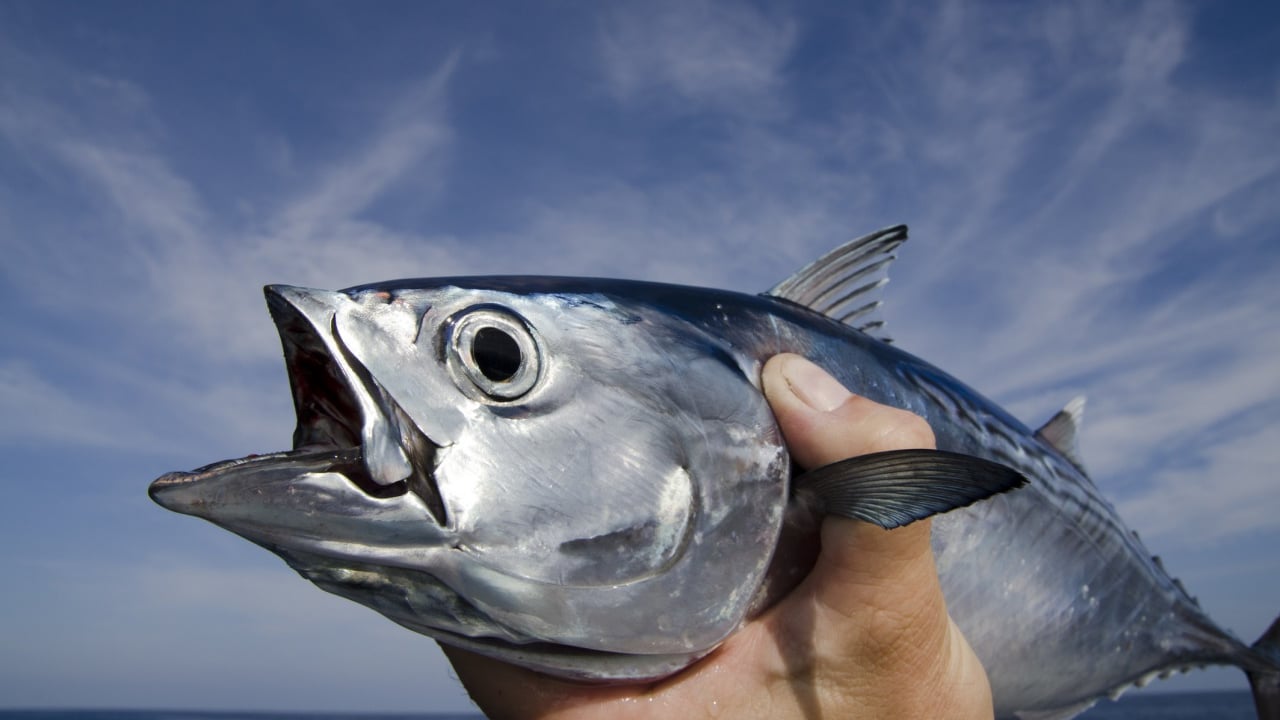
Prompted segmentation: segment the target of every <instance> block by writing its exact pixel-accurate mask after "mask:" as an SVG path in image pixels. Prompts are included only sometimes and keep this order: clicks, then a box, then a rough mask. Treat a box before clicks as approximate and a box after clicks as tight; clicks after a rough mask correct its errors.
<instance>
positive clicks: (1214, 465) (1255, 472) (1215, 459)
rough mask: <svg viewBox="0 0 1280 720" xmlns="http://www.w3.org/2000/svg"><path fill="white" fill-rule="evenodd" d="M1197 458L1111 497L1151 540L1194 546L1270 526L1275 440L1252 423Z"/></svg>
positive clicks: (1278, 459)
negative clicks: (1137, 488) (1134, 489)
mask: <svg viewBox="0 0 1280 720" xmlns="http://www.w3.org/2000/svg"><path fill="white" fill-rule="evenodd" d="M1203 461H1204V462H1203V463H1202V464H1201V463H1197V464H1194V465H1192V466H1189V467H1186V468H1177V469H1170V470H1166V471H1164V472H1161V473H1159V474H1157V475H1156V476H1155V477H1154V478H1152V479H1151V482H1150V483H1149V485H1147V486H1146V487H1144V488H1143V489H1142V490H1141V491H1140V492H1138V493H1136V494H1134V495H1131V496H1127V497H1125V498H1124V499H1122V500H1120V501H1119V502H1118V503H1116V507H1117V509H1118V510H1119V511H1120V514H1121V516H1123V517H1126V518H1130V520H1131V521H1132V522H1133V524H1134V526H1135V527H1138V528H1141V529H1142V534H1143V537H1145V538H1146V539H1147V541H1148V542H1152V541H1153V540H1154V541H1155V542H1152V545H1153V546H1156V545H1158V546H1159V547H1164V548H1171V549H1172V548H1178V547H1182V546H1187V545H1192V546H1200V545H1203V544H1205V543H1213V542H1215V541H1220V540H1222V539H1223V538H1226V537H1229V536H1236V535H1247V534H1250V533H1254V532H1256V531H1258V530H1262V529H1268V530H1275V529H1276V519H1275V507H1276V500H1275V494H1276V484H1275V479H1274V477H1275V468H1276V467H1277V466H1280V444H1278V443H1276V441H1275V432H1274V429H1273V428H1270V427H1267V426H1265V425H1263V426H1257V427H1254V428H1253V429H1252V432H1241V433H1240V434H1238V435H1235V436H1233V437H1231V438H1229V439H1227V440H1225V441H1223V442H1221V443H1219V444H1216V445H1214V446H1212V447H1210V448H1209V449H1208V451H1207V452H1206V453H1205V454H1204V458H1203Z"/></svg>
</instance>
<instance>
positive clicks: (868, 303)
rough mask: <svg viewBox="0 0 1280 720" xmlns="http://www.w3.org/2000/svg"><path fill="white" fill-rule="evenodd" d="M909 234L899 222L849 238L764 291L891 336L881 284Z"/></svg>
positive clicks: (881, 336)
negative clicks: (883, 316) (883, 315)
mask: <svg viewBox="0 0 1280 720" xmlns="http://www.w3.org/2000/svg"><path fill="white" fill-rule="evenodd" d="M906 240H907V226H906V225H897V226H894V227H891V228H885V229H884V230H879V231H877V232H873V233H871V234H870V235H865V236H863V237H860V238H858V239H857V240H850V241H849V242H847V243H845V244H843V245H841V246H840V247H838V248H836V249H835V250H832V251H831V252H829V253H827V254H826V255H823V256H822V257H820V258H818V259H817V260H814V261H813V262H811V263H809V264H808V265H806V266H804V267H803V268H801V269H800V270H799V271H797V272H796V273H795V274H794V275H792V276H791V277H789V278H787V279H786V280H783V281H782V282H780V283H778V284H777V285H774V286H773V288H771V289H770V290H768V291H767V292H765V293H764V294H765V295H769V296H771V297H776V298H780V299H782V300H787V301H789V302H793V303H795V304H797V305H803V306H805V307H807V308H809V309H810V310H813V311H814V312H818V313H822V314H823V315H826V316H827V317H829V318H831V319H833V320H835V321H837V322H841V323H844V324H845V325H848V326H849V327H852V328H854V329H855V330H861V331H862V332H865V333H867V334H868V335H870V336H872V337H874V338H876V339H878V340H882V341H884V342H890V339H889V337H888V336H887V335H885V333H884V320H882V319H881V318H880V317H879V309H880V306H881V304H882V303H881V300H880V299H879V297H878V296H879V294H880V293H879V290H880V288H882V287H884V285H885V284H886V283H888V282H889V273H888V270H889V264H890V263H892V262H893V261H894V260H895V259H897V257H898V256H897V255H895V254H894V251H895V250H897V248H898V246H899V245H901V244H902V243H904V242H906Z"/></svg>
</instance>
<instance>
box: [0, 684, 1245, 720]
mask: <svg viewBox="0 0 1280 720" xmlns="http://www.w3.org/2000/svg"><path fill="white" fill-rule="evenodd" d="M1079 717H1080V718H1081V720H1254V718H1255V715H1254V710H1253V698H1251V697H1250V696H1249V693H1248V692H1246V691H1228V692H1195V693H1135V694H1130V695H1126V696H1124V697H1123V698H1121V699H1120V701H1119V702H1111V701H1109V700H1103V701H1101V702H1100V703H1098V704H1097V705H1096V706H1094V707H1093V709H1091V710H1089V711H1088V712H1086V713H1085V714H1083V715H1081V716H1079ZM483 718H484V716H483V715H480V714H479V713H401V714H386V713H372V714H360V713H278V712H206V711H201V710H0V720H483Z"/></svg>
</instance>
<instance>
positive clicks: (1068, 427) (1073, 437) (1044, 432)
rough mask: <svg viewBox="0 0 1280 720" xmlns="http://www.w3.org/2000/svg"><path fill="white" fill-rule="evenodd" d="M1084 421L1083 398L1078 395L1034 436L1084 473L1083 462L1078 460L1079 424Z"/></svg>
mask: <svg viewBox="0 0 1280 720" xmlns="http://www.w3.org/2000/svg"><path fill="white" fill-rule="evenodd" d="M1083 419H1084V396H1083V395H1080V396H1077V397H1076V398H1075V399H1073V400H1072V401H1071V402H1069V403H1067V405H1066V407H1064V408H1062V409H1061V410H1059V411H1058V414H1056V415H1054V416H1053V417H1051V418H1049V422H1047V423H1045V424H1044V425H1042V426H1041V427H1040V429H1039V430H1037V431H1036V436H1038V437H1039V438H1040V439H1041V440H1043V441H1045V442H1047V443H1049V444H1050V445H1052V446H1053V449H1055V450H1057V451H1058V452H1060V453H1062V455H1063V456H1064V457H1066V458H1067V459H1068V460H1070V461H1071V464H1072V465H1075V466H1076V468H1077V469H1079V470H1080V472H1084V461H1083V460H1081V459H1080V445H1079V440H1078V438H1079V434H1080V423H1081V421H1082V420H1083Z"/></svg>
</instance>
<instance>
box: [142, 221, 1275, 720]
mask: <svg viewBox="0 0 1280 720" xmlns="http://www.w3.org/2000/svg"><path fill="white" fill-rule="evenodd" d="M905 239H906V228H905V227H895V228H889V229H887V230H884V231H881V232H878V233H873V234H871V235H868V236H866V237H864V238H860V239H858V240H855V241H852V242H850V243H847V244H846V245H844V246H842V247H840V248H837V249H836V250H833V251H832V252H831V253H828V254H827V255H826V256H824V257H822V258H820V259H819V260H817V261H815V262H814V263H812V264H810V265H809V266H807V267H806V268H804V269H802V270H800V271H799V272H798V273H796V274H795V275H793V276H792V277H790V278H788V279H787V280H785V281H784V282H782V283H780V284H778V285H777V286H775V287H774V288H773V289H771V290H769V291H768V292H766V293H763V294H761V295H755V296H753V295H743V294H738V293H732V292H725V291H719V290H710V289H702V288H690V287H680V286H674V285H663V284H655V283H645V282H633V281H620V280H599V279H582V278H553V277H470V278H442V279H426V280H402V281H396V282H388V283H379V284H373V285H365V286H360V287H355V288H351V289H348V290H344V291H341V292H330V291H323V290H307V289H300V288H292V287H284V286H271V287H268V288H267V289H266V295H267V303H268V306H269V308H270V311H271V315H272V317H273V318H274V320H275V322H276V325H277V326H278V328H279V331H280V336H281V338H282V342H283V346H284V356H285V361H286V365H287V367H288V371H289V377H290V381H291V385H292V390H293V398H294V403H295V407H296V410H297V429H296V431H295V434H294V449H293V450H290V451H286V452H281V453H274V454H270V455H259V456H250V457H248V458H244V459H240V460H230V461H226V462H222V463H217V464H214V465H210V466H206V467H204V468H201V469H198V470H195V471H192V472H189V473H170V474H169V475H166V476H164V477H162V478H160V479H158V480H156V481H155V482H154V483H153V484H152V486H151V495H152V497H153V498H154V499H155V500H156V501H157V502H159V503H160V504H161V505H164V506H165V507H167V508H170V509H172V510H176V511H178V512H183V513H188V514H192V515H196V516H200V517H203V518H205V519H208V520H210V521H212V522H214V523H216V524H218V525H220V526H222V527H224V528H226V529H228V530H231V531H232V532H235V533H238V534H240V535H242V536H244V537H246V538H248V539H249V540H252V541H253V542H255V543H258V544H260V545H262V546H263V547H265V548H267V549H268V550H271V551H272V552H274V553H276V554H278V555H280V556H281V557H282V558H283V559H284V560H285V561H286V562H287V563H288V564H289V565H290V566H292V567H293V568H294V569H295V570H297V571H298V572H299V573H301V574H302V575H303V576H304V577H306V578H307V579H309V580H311V581H312V582H314V583H315V584H316V585H318V586H320V587H321V588H323V589H325V590H328V591H330V592H333V593H336V594H338V595H341V596H343V597H347V598H350V599H352V600H354V601H356V602H359V603H362V604H364V605H367V606H369V607H371V608H373V609H374V610H377V611H378V612H380V613H382V614H383V615H385V616H387V617H388V618H390V619H392V620H394V621H395V622H397V623H400V624H401V625H404V626H405V627H408V628H410V629H412V630H415V631H418V632H421V633H424V634H426V635H429V636H431V637H434V638H436V639H438V640H440V641H441V642H445V643H450V644H453V645H456V646H459V647H462V648H466V649H469V650H472V651H475V652H479V653H484V654H487V655H490V656H493V657H497V658H500V659H503V660H505V661H508V662H512V663H516V664H520V665H523V666H526V667H530V668H533V669H535V670H539V671H541V672H546V673H551V674H555V675H560V676H565V677H573V678H578V679H586V680H599V681H624V680H638V679H651V678H657V677H662V676H665V675H668V674H670V673H674V672H677V671H679V670H680V669H682V668H684V667H686V666H687V665H689V664H690V663H692V662H694V661H695V660H697V659H698V658H700V657H702V656H704V655H706V654H707V653H709V652H710V651H711V650H713V649H714V648H715V647H716V646H717V645H718V644H719V643H720V642H722V641H723V640H724V639H725V638H726V637H727V636H728V635H730V634H731V633H732V632H733V631H734V630H735V629H736V628H737V627H739V626H740V625H741V623H742V622H743V621H744V620H745V619H747V618H750V617H751V616H753V615H755V614H757V613H758V612H760V611H761V610H763V609H764V608H766V607H768V606H769V605H770V604H771V603H772V602H773V601H775V600H776V599H777V598H778V597H780V596H781V594H783V593H785V592H786V591H787V590H788V589H789V588H791V587H793V586H794V585H795V584H796V583H797V582H799V580H800V579H801V578H803V576H804V575H805V574H806V573H807V571H808V569H809V568H810V567H811V564H812V561H813V552H814V547H815V538H814V532H815V528H816V525H817V522H816V520H817V516H818V513H820V512H838V513H841V514H845V515H849V516H853V517H859V518H862V519H866V520H870V521H873V522H878V523H880V524H882V525H885V526H887V527H888V526H893V525H897V524H902V523H905V522H910V521H912V520H913V519H916V518H919V517H924V516H927V515H930V514H933V513H935V512H942V511H946V510H950V509H952V508H956V507H961V508H962V509H958V510H954V511H953V512H948V513H946V514H944V515H939V516H938V517H937V519H936V520H935V524H934V532H933V543H934V551H935V554H936V557H937V564H938V570H939V573H940V575H941V577H942V583H943V589H944V593H945V595H946V599H947V605H948V608H949V610H950V612H951V614H952V616H953V617H954V618H955V620H956V622H957V623H958V624H959V626H960V627H961V629H962V630H963V631H964V633H965V636H966V637H967V638H968V640H969V642H970V643H971V645H972V646H973V648H974V650H975V651H976V652H977V654H978V656H979V658H981V660H982V662H983V663H984V665H985V667H986V669H987V672H988V675H989V677H990V679H991V684H992V690H993V693H994V697H995V702H996V712H997V716H999V717H1009V718H1014V717H1016V718H1023V719H1024V720H1026V719H1029V718H1068V717H1071V716H1073V715H1075V714H1077V713H1079V712H1081V711H1083V710H1084V709H1085V708H1087V707H1089V706H1090V705H1091V704H1093V703H1094V702H1095V701H1096V700H1097V699H1099V698H1100V697H1103V696H1106V695H1111V696H1116V695H1118V694H1119V693H1120V692H1122V691H1123V690H1124V689H1125V688H1127V687H1129V686H1132V685H1142V684H1145V683H1146V682H1147V681H1148V680H1150V679H1151V678H1152V677H1154V676H1158V675H1164V674H1167V673H1170V672H1173V671H1178V670H1184V669H1187V668H1189V667H1192V666H1198V665H1206V664H1229V665H1236V666H1239V667H1241V668H1242V669H1244V670H1245V671H1246V672H1247V673H1249V677H1250V680H1251V682H1252V684H1253V686H1254V691H1255V700H1256V701H1257V704H1258V708H1259V714H1260V716H1262V717H1266V718H1271V719H1274V718H1277V717H1280V700H1278V698H1280V693H1278V692H1277V690H1278V688H1277V685H1278V680H1280V621H1278V622H1277V623H1276V624H1273V625H1272V627H1271V629H1270V630H1268V631H1267V633H1266V634H1265V635H1264V636H1263V638H1262V639H1261V640H1259V641H1258V642H1257V643H1255V644H1254V645H1252V646H1251V645H1248V644H1246V643H1244V642H1242V641H1240V640H1239V639H1237V638H1236V637H1235V636H1234V635H1232V634H1231V633H1229V632H1227V631H1226V630H1224V629H1222V628H1220V627H1219V626H1218V625H1216V624H1215V623H1214V622H1213V621H1212V620H1210V619H1209V618H1208V617H1207V616H1206V614H1205V613H1204V612H1202V610H1201V609H1200V607H1199V606H1198V605H1197V603H1196V601H1195V600H1194V599H1193V598H1192V597H1190V596H1189V595H1188V594H1187V593H1186V592H1185V591H1184V590H1183V588H1182V586H1181V584H1180V583H1178V582H1177V581H1176V580H1174V579H1172V578H1171V577H1170V576H1169V575H1168V574H1166V573H1165V571H1164V570H1163V568H1162V567H1161V566H1160V564H1159V562H1158V561H1156V560H1155V559H1153V558H1152V556H1151V554H1150V553H1149V552H1148V551H1147V550H1146V549H1145V548H1144V547H1143V545H1142V543H1141V542H1140V541H1139V540H1138V538H1137V536H1136V535H1135V534H1134V533H1133V532H1132V531H1130V530H1129V529H1128V528H1126V527H1125V525H1124V523H1123V522H1122V521H1121V519H1120V518H1119V516H1118V515H1117V514H1116V511H1115V510H1114V508H1113V507H1112V506H1111V505H1110V504H1109V503H1108V502H1107V501H1106V500H1105V499H1104V498H1103V497H1102V496H1101V494H1100V493H1099V491H1098V489H1097V488H1096V487H1095V486H1094V484H1093V482H1092V481H1091V480H1090V479H1089V478H1088V477H1087V475H1086V474H1085V472H1084V469H1083V465H1082V463H1081V461H1080V459H1079V455H1078V453H1077V450H1076V443H1075V436H1076V431H1077V427H1078V424H1079V420H1080V413H1081V409H1082V404H1081V403H1080V402H1073V403H1072V404H1070V405H1068V406H1067V408H1066V409H1064V410H1063V411H1062V412H1060V413H1059V414H1058V415H1056V416H1055V417H1054V418H1053V419H1051V420H1050V421H1049V422H1048V423H1047V424H1046V425H1044V426H1043V427H1041V428H1040V429H1039V430H1036V431H1032V430H1031V429H1029V428H1028V427H1026V426H1025V425H1023V424H1022V423H1021V422H1019V421H1018V420H1016V419H1014V418H1013V417H1011V416H1010V415H1009V414H1008V413H1007V412H1005V411H1004V410H1002V409H1001V408H1000V407H998V406H997V405H995V404H994V403H992V402H991V401H990V400H987V399H986V398H984V397H983V396H982V395H980V394H978V393H977V392H975V391H973V390H971V389H970V388H968V387H966V386H965V385H963V384H962V383H960V382H959V381H958V380H956V379H955V378H953V377H951V376H950V375H948V374H947V373H945V372H943V371H942V370H939V369H938V368H936V367H934V366H932V365H930V364H929V363H927V362H925V361H923V360H921V359H919V358H916V357H914V356H912V355H910V354H908V353H906V352H904V351H902V350H900V349H898V348H897V347H896V346H894V345H892V344H890V342H889V341H888V339H887V338H886V337H885V336H884V335H883V327H882V324H881V322H880V321H879V320H878V319H877V316H878V306H879V304H880V302H879V300H878V294H879V288H880V287H881V286H882V285H883V284H884V282H885V281H886V279H887V278H886V271H887V267H888V265H889V264H890V262H891V261H892V260H893V258H894V253H895V251H896V248H897V247H898V246H899V245H900V244H901V243H902V242H903V241H904V240H905ZM781 352H794V353H799V354H802V355H805V356H807V357H808V358H810V359H811V360H813V361H814V362H816V363H818V364H819V365H821V366H823V367H824V368H826V369H827V370H828V371H829V372H831V373H832V374H833V375H835V376H836V377H837V378H839V379H840V380H841V381H842V382H843V383H844V384H845V385H846V386H848V387H849V388H850V389H852V390H854V391H855V392H857V393H859V394H862V395H864V396H866V397H869V398H871V399H873V400H876V401H878V402H881V403H886V404H889V405H894V406H897V407H901V408H905V409H907V410H911V411H912V412H915V413H917V414H919V415H921V416H922V417H924V418H925V419H926V420H927V421H928V422H929V424H930V425H931V426H932V427H933V430H934V432H935V434H936V436H937V440H938V448H939V450H940V451H943V452H940V453H937V454H931V453H925V452H919V451H917V452H914V453H906V454H904V455H898V456H894V455H889V456H868V457H866V458H862V459H855V461H847V462H846V463H843V464H838V465H836V466H828V467H827V468H822V469H818V470H815V471H813V472H811V473H809V474H801V473H799V472H798V471H797V470H796V469H793V468H792V466H791V463H790V459H789V457H788V455H787V452H786V448H785V445H784V444H783V442H782V438H781V435H780V433H779V431H778V428H777V426H776V424H775V422H774V419H773V416H772V415H771V413H770V412H769V408H768V405H767V403H766V402H765V401H764V398H763V396H762V394H761V392H760V372H761V368H762V366H763V363H764V361H765V360H767V359H768V358H769V357H771V356H773V355H775V354H777V353H781ZM1023 476H1025V478H1027V479H1029V480H1030V482H1029V484H1028V485H1027V486H1026V487H1023V488H1021V489H1019V490H1017V491H1015V492H1010V493H1004V494H999V493H1002V492H1003V491H1004V490H1007V489H1010V488H1012V487H1015V486H1017V485H1019V484H1020V483H1021V479H1022V477H1023ZM920 488H924V489H925V490H926V491H925V492H917V490H918V489H920ZM939 488H943V490H941V491H939V490H938V489H939ZM988 496H991V497H990V499H987V500H984V501H982V502H978V503H976V504H972V505H970V503H972V502H973V501H975V500H978V499H981V498H984V497H988ZM939 498H941V499H939Z"/></svg>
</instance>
